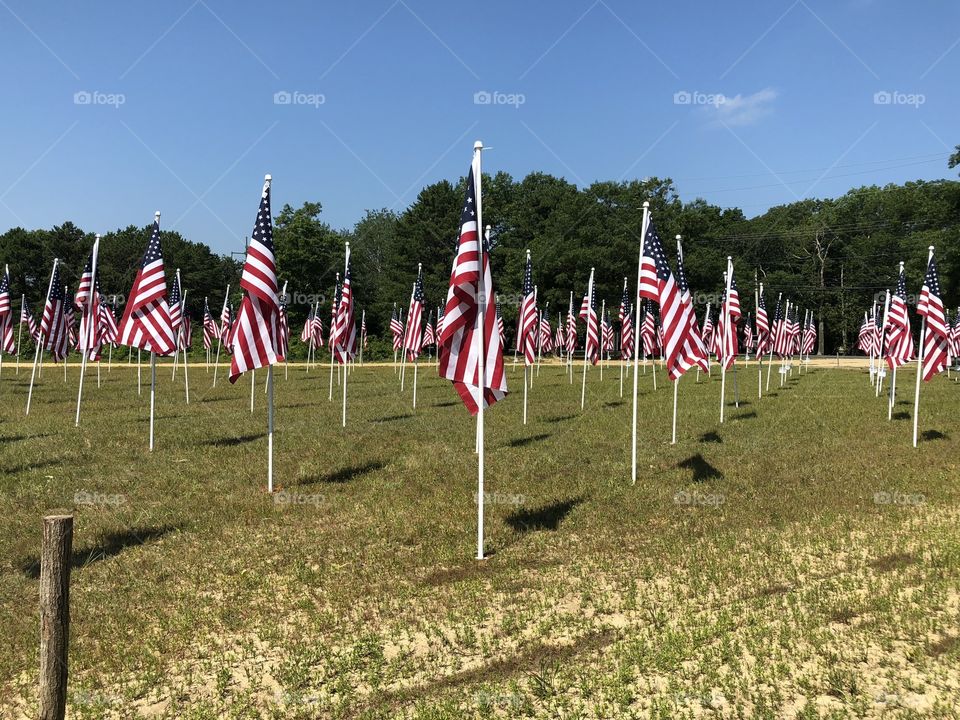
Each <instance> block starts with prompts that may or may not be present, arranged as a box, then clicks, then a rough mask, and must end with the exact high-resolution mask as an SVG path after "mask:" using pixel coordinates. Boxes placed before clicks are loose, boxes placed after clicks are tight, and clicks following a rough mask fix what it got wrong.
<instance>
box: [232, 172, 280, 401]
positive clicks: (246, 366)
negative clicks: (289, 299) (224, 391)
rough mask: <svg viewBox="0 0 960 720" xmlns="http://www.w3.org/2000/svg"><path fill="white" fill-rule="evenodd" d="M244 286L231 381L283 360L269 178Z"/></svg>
mask: <svg viewBox="0 0 960 720" xmlns="http://www.w3.org/2000/svg"><path fill="white" fill-rule="evenodd" d="M240 287H241V288H243V289H244V290H246V294H245V295H244V297H243V302H242V303H241V304H240V311H239V312H238V313H237V330H236V332H235V337H234V343H233V344H234V352H233V357H232V359H231V360H230V382H231V383H235V382H236V381H237V378H239V377H240V376H241V375H242V374H243V373H245V372H246V371H247V370H254V369H256V368H259V367H268V366H270V365H273V364H274V363H276V362H279V361H282V360H283V354H282V352H281V351H280V348H279V342H278V339H279V335H280V297H279V295H278V292H277V289H278V288H277V268H276V262H275V260H274V254H273V217H272V215H271V214H270V178H269V176H268V177H267V178H266V180H265V181H264V183H263V192H262V193H261V195H260V207H259V209H258V210H257V219H256V221H255V222H254V225H253V233H252V234H251V237H250V244H249V245H248V246H247V260H246V262H245V263H244V264H243V273H241V275H240Z"/></svg>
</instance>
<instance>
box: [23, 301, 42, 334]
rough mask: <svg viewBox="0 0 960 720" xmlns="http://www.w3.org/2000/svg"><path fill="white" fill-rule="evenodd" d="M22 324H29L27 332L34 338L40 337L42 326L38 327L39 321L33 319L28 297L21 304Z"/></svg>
mask: <svg viewBox="0 0 960 720" xmlns="http://www.w3.org/2000/svg"><path fill="white" fill-rule="evenodd" d="M20 324H21V325H26V326H27V332H28V333H30V337H32V338H33V339H34V340H37V339H38V338H39V337H40V328H39V327H37V321H36V320H34V319H33V311H31V310H30V303H28V302H27V299H26V298H24V299H23V303H22V304H21V305H20Z"/></svg>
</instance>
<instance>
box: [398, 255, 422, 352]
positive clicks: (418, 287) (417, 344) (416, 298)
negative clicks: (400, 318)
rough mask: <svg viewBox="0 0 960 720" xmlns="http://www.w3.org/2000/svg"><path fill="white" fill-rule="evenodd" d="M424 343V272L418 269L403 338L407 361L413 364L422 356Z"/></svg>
mask: <svg viewBox="0 0 960 720" xmlns="http://www.w3.org/2000/svg"><path fill="white" fill-rule="evenodd" d="M422 342H423V270H422V269H421V268H417V280H416V282H415V283H413V292H412V293H410V307H409V309H408V310H407V328H406V332H405V333H404V336H403V350H404V352H405V353H406V356H407V359H408V360H410V361H411V362H413V361H414V360H416V359H417V356H418V355H420V348H421V345H422Z"/></svg>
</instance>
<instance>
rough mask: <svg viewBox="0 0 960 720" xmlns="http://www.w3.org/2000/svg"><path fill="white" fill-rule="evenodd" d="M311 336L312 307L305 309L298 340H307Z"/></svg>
mask: <svg viewBox="0 0 960 720" xmlns="http://www.w3.org/2000/svg"><path fill="white" fill-rule="evenodd" d="M311 337H313V307H312V306H311V307H310V309H309V310H308V311H307V319H306V321H305V322H304V323H303V330H302V331H301V332H300V342H309V341H310V338H311Z"/></svg>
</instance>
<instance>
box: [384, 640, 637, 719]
mask: <svg viewBox="0 0 960 720" xmlns="http://www.w3.org/2000/svg"><path fill="white" fill-rule="evenodd" d="M617 637H618V636H617V633H616V632H615V631H613V630H601V631H598V632H593V633H589V634H587V635H583V636H581V637H579V638H577V639H576V640H574V641H573V642H571V643H565V644H563V645H557V644H555V643H545V642H537V643H535V644H531V645H530V646H528V647H526V648H524V649H522V650H520V651H518V652H517V653H516V654H515V655H511V656H510V657H507V658H504V659H502V660H494V661H493V662H491V663H488V664H486V665H483V666H481V667H478V668H472V669H470V670H464V671H461V672H459V673H455V674H453V675H447V676H446V677H443V678H441V679H439V680H435V681H433V682H428V683H426V684H423V685H417V686H414V687H409V688H402V689H400V690H393V691H388V692H385V693H382V694H379V695H378V696H377V698H376V701H375V702H376V703H378V705H379V707H383V708H386V707H391V706H396V705H398V704H403V703H406V702H410V701H413V700H416V699H419V698H423V697H426V696H431V695H433V694H435V693H438V692H442V691H445V690H455V689H457V688H463V687H469V686H472V685H477V684H479V683H493V684H496V685H503V684H504V683H506V682H508V681H509V680H510V679H511V678H514V677H518V676H521V675H524V674H527V675H532V676H538V675H539V674H542V673H545V672H550V671H551V669H552V672H556V668H559V667H560V666H561V665H563V664H565V663H569V662H571V661H573V659H574V658H577V657H579V656H581V655H586V654H589V653H596V652H599V651H601V650H603V649H604V648H606V647H607V646H608V645H611V644H612V643H613V642H615V641H616V640H617Z"/></svg>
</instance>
